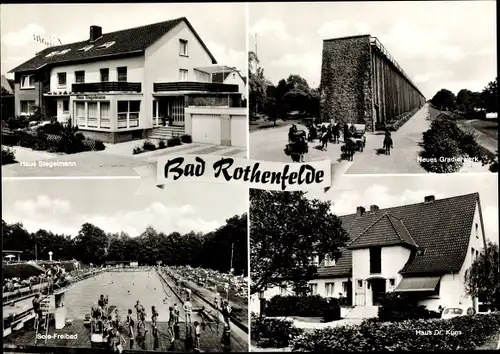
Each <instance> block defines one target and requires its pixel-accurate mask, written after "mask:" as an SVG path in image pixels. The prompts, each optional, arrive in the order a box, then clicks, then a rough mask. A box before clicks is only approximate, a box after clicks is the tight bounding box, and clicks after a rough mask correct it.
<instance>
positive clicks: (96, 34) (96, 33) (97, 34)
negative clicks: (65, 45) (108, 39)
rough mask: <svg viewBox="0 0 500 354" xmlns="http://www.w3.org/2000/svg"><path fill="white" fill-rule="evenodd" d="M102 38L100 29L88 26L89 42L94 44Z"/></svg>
mask: <svg viewBox="0 0 500 354" xmlns="http://www.w3.org/2000/svg"><path fill="white" fill-rule="evenodd" d="M101 37H102V27H100V26H90V41H91V42H95V41H97V40H98V39H99V38H101Z"/></svg>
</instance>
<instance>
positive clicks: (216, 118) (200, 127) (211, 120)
mask: <svg viewBox="0 0 500 354" xmlns="http://www.w3.org/2000/svg"><path fill="white" fill-rule="evenodd" d="M191 119H192V123H191V124H192V126H191V129H192V134H191V136H192V139H193V141H194V142H197V143H205V144H214V145H220V143H221V119H220V115H218V114H196V113H193V114H192V115H191Z"/></svg>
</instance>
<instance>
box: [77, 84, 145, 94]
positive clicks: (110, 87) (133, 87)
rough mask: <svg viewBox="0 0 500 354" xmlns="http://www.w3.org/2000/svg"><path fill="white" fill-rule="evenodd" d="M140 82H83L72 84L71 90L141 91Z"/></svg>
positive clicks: (82, 91)
mask: <svg viewBox="0 0 500 354" xmlns="http://www.w3.org/2000/svg"><path fill="white" fill-rule="evenodd" d="M141 90H142V85H141V83H140V82H116V81H107V82H89V83H87V82H85V83H79V84H72V85H71V91H72V92H77V93H80V92H81V93H84V92H141Z"/></svg>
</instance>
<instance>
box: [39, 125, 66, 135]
mask: <svg viewBox="0 0 500 354" xmlns="http://www.w3.org/2000/svg"><path fill="white" fill-rule="evenodd" d="M63 129H64V127H63V125H62V124H61V123H59V122H55V123H50V124H45V125H42V126H40V127H38V128H37V130H38V131H40V130H41V131H44V132H45V133H46V134H54V135H59V134H61V132H62V131H63Z"/></svg>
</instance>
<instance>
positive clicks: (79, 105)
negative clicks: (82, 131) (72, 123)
mask: <svg viewBox="0 0 500 354" xmlns="http://www.w3.org/2000/svg"><path fill="white" fill-rule="evenodd" d="M75 117H76V124H77V125H78V126H86V124H85V102H75Z"/></svg>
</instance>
